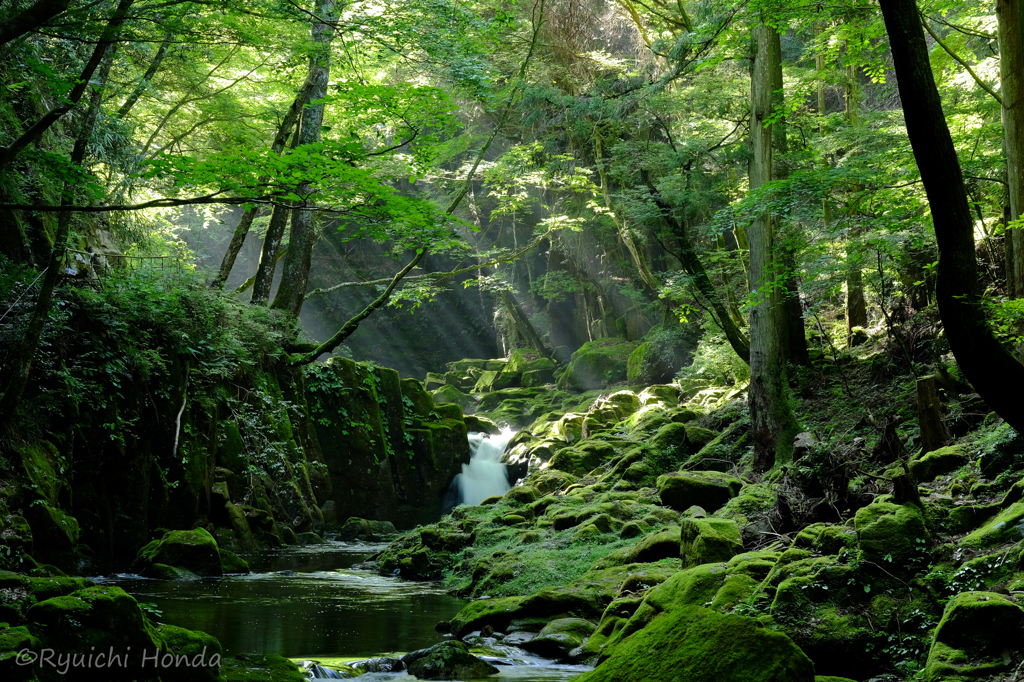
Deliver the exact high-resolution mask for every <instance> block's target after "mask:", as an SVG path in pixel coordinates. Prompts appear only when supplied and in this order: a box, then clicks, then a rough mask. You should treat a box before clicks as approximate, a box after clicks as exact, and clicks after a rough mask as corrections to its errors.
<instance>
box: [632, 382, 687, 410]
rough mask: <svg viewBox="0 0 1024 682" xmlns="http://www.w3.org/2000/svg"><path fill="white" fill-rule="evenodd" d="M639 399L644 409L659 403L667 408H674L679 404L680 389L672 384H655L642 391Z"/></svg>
mask: <svg viewBox="0 0 1024 682" xmlns="http://www.w3.org/2000/svg"><path fill="white" fill-rule="evenodd" d="M637 397H638V398H639V399H640V405H641V406H642V407H647V406H649V405H656V404H659V403H660V404H662V405H665V406H667V407H674V406H675V405H677V404H679V387H678V386H673V385H672V384H655V385H653V386H648V387H647V388H645V389H644V390H642V391H641V392H640V395H638V396H637Z"/></svg>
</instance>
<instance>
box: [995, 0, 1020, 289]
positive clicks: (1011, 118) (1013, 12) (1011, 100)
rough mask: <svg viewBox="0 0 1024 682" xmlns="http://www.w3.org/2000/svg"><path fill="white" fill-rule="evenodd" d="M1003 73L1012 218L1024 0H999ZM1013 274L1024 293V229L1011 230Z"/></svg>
mask: <svg viewBox="0 0 1024 682" xmlns="http://www.w3.org/2000/svg"><path fill="white" fill-rule="evenodd" d="M996 17H997V19H998V24H999V74H1000V82H1001V87H1000V91H1001V92H1000V94H1001V96H1002V102H1001V103H1002V109H1001V111H1002V120H1003V150H1004V153H1005V154H1006V178H1007V185H1008V188H1009V195H1010V196H1009V200H1010V222H1011V223H1014V222H1015V221H1018V220H1020V219H1021V215H1022V213H1024V2H1021V0H998V2H996ZM1007 239H1008V240H1011V241H1012V254H1013V256H1012V258H1011V259H1010V262H1011V263H1012V264H1013V269H1012V274H1013V281H1012V283H1010V287H1009V288H1010V291H1011V293H1012V295H1013V296H1014V297H1016V298H1021V297H1024V230H1022V229H1021V227H1020V226H1019V225H1018V226H1016V227H1015V228H1014V229H1011V230H1010V234H1009V235H1007Z"/></svg>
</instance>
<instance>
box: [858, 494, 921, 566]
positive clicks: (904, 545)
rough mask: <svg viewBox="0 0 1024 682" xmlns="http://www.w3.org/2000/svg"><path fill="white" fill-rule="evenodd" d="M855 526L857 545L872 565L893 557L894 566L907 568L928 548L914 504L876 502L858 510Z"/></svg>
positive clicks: (918, 512) (918, 510)
mask: <svg viewBox="0 0 1024 682" xmlns="http://www.w3.org/2000/svg"><path fill="white" fill-rule="evenodd" d="M853 522H854V527H855V528H856V530H857V545H858V546H859V547H860V550H861V551H862V552H863V553H864V555H865V556H866V557H868V558H869V559H870V560H872V561H882V560H885V558H886V557H890V559H889V561H891V563H892V564H893V565H894V566H906V565H907V564H908V562H909V561H910V560H911V559H913V558H915V557H917V556H919V555H920V553H921V552H922V550H924V549H925V548H926V547H927V543H928V539H929V536H928V528H927V527H926V526H925V522H924V515H923V514H922V512H921V508H920V507H918V506H916V505H914V504H902V505H900V504H893V503H892V502H874V503H872V504H869V505H868V506H866V507H861V508H860V509H858V510H857V514H856V515H855V516H854V519H853Z"/></svg>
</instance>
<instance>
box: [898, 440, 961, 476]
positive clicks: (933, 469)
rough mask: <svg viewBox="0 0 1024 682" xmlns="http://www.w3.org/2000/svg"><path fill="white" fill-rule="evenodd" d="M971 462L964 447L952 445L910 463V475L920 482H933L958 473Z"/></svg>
mask: <svg viewBox="0 0 1024 682" xmlns="http://www.w3.org/2000/svg"><path fill="white" fill-rule="evenodd" d="M968 462H970V456H969V455H968V454H967V449H966V448H965V447H964V446H962V445H950V446H947V447H944V448H939V449H938V450H932V451H931V452H929V453H928V454H927V455H924V456H923V457H921V458H920V459H915V460H912V461H911V462H910V473H912V474H914V478H916V479H917V480H918V481H931V480H933V479H934V478H935V477H936V476H941V475H942V474H948V473H950V472H952V471H956V470H957V469H959V468H960V467H962V466H964V465H965V464H967V463H968Z"/></svg>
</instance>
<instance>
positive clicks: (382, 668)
mask: <svg viewBox="0 0 1024 682" xmlns="http://www.w3.org/2000/svg"><path fill="white" fill-rule="evenodd" d="M348 666H349V667H351V668H354V669H355V671H356V672H357V673H358V674H359V675H365V674H366V673H397V672H401V671H403V670H405V663H404V662H403V661H402V660H401V659H398V658H391V657H390V656H376V657H374V658H367V659H364V660H362V661H350V662H349V663H348Z"/></svg>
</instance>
